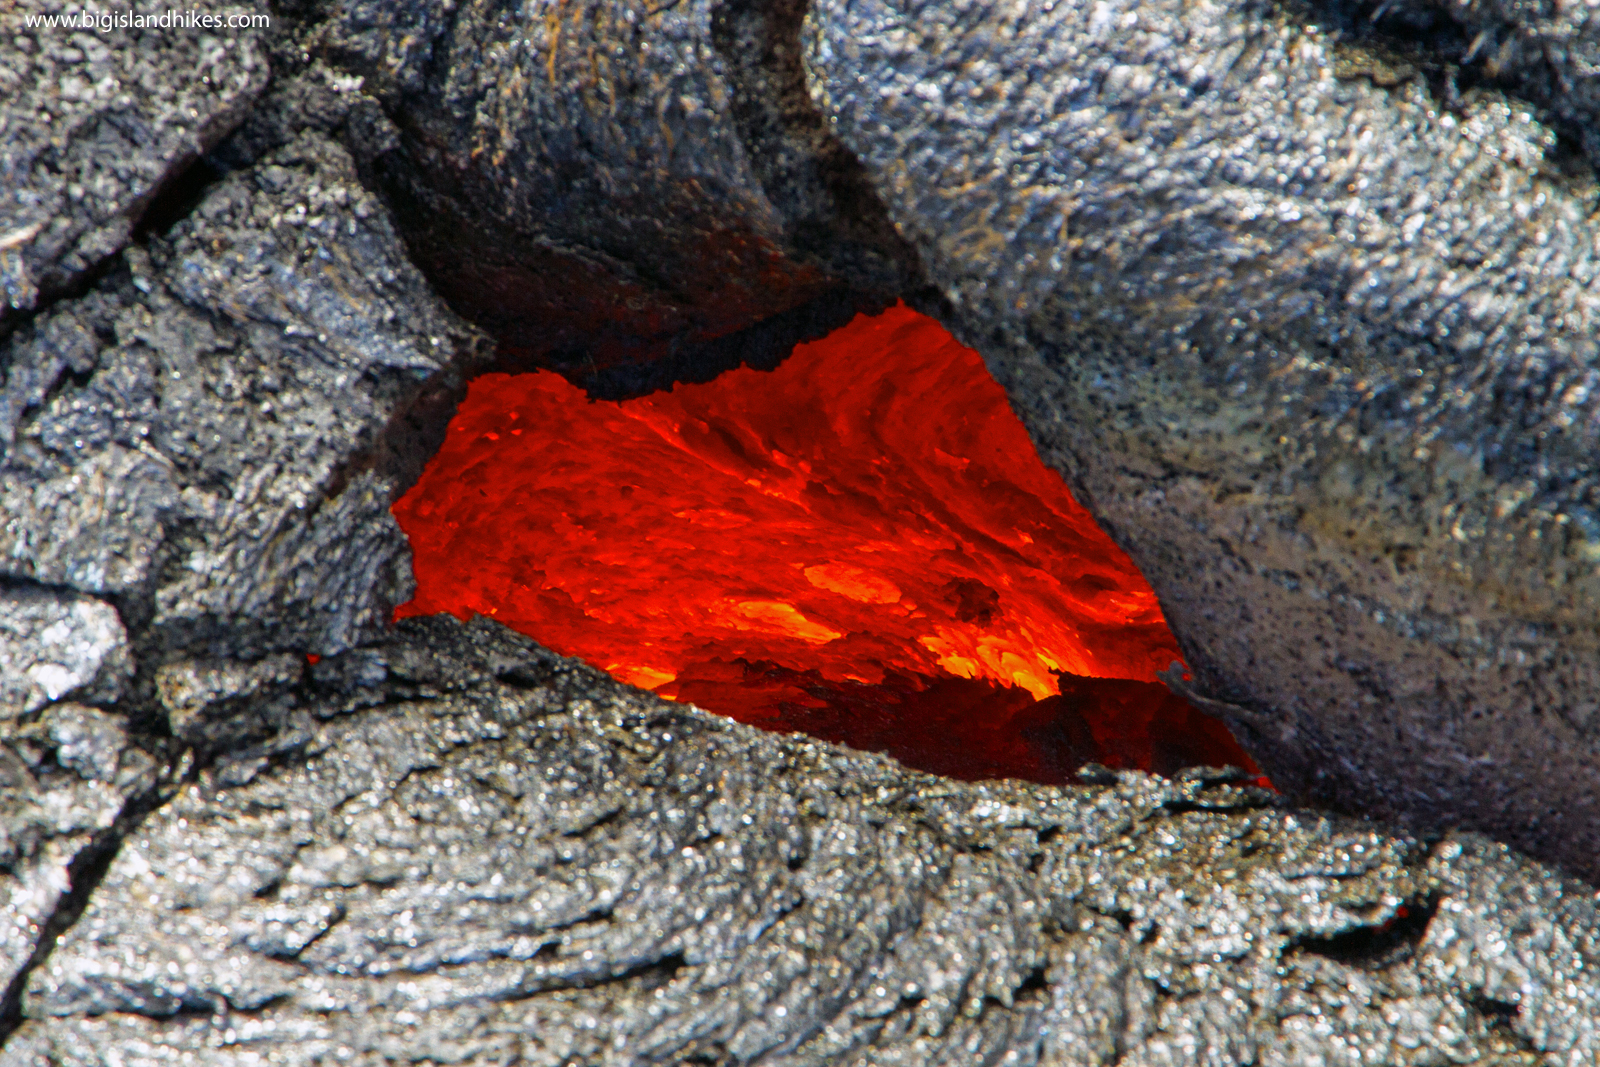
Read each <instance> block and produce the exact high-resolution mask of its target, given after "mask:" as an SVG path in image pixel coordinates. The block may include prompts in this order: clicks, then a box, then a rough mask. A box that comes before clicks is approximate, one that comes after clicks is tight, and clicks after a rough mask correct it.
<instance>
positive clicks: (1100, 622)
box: [394, 306, 1255, 782]
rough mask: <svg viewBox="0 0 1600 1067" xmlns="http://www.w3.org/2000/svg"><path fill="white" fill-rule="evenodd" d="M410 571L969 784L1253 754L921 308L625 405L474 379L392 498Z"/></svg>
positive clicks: (414, 604)
mask: <svg viewBox="0 0 1600 1067" xmlns="http://www.w3.org/2000/svg"><path fill="white" fill-rule="evenodd" d="M394 513H395V516H396V517H397V518H398V520H399V522H400V525H401V526H402V528H403V529H404V530H405V532H406V534H407V535H408V536H409V537H410V539H411V546H412V550H413V553H414V557H415V570H416V578H417V593H416V597H415V599H413V600H412V601H411V602H410V603H408V604H406V605H404V606H402V607H401V608H400V609H399V611H398V612H397V613H396V614H397V615H398V616H406V615H421V614H432V613H435V612H440V611H448V612H451V613H453V614H455V615H457V616H459V617H462V618H466V617H469V616H470V615H472V614H474V613H476V614H483V615H488V616H491V617H493V618H495V619H498V620H500V621H501V622H503V623H505V624H506V625H508V626H510V627H512V628H513V629H516V630H519V631H521V632H523V633H525V634H528V635H529V636H531V637H533V638H535V639H537V640H538V641H540V642H541V643H542V644H544V645H546V646H548V647H549V648H551V649H554V650H555V651H557V652H560V653H562V654H564V655H570V656H578V657H581V658H583V659H585V660H587V661H588V662H590V663H592V664H594V665H596V666H598V667H601V668H603V669H604V670H606V671H609V672H610V673H611V674H612V675H614V676H615V677H617V678H619V679H621V680H623V681H626V682H630V683H632V684H634V685H637V686H641V687H644V688H647V689H653V690H654V691H655V692H657V693H658V694H660V695H662V696H665V697H670V698H674V699H679V700H683V701H687V702H692V703H695V704H698V705H700V706H701V707H704V708H707V709H709V710H712V711H717V712H720V713H723V714H726V715H729V716H731V717H733V718H736V719H739V720H741V721H744V722H748V723H752V724H754V725H758V726H763V727H767V728H770V729H776V730H802V731H804V732H806V733H809V734H812V735H813V736H817V737H822V738H824V739H826V740H832V741H840V742H844V743H847V744H852V745H854V746H856V747H858V748H865V749H872V750H877V751H884V752H888V753H889V754H891V755H893V756H895V757H896V758H898V759H900V760H901V761H902V762H904V763H906V764H908V765H911V766H915V767H920V768H923V769H926V770H930V771H935V772H937V773H943V774H949V775H954V776H956V777H963V778H984V777H1020V778H1029V779H1032V780H1035V781H1045V782H1064V781H1067V780H1069V779H1070V777H1071V775H1072V772H1073V771H1074V770H1076V769H1077V768H1078V767H1079V766H1081V765H1082V764H1083V763H1084V762H1086V761H1088V760H1095V761H1098V762H1101V763H1104V764H1107V765H1109V766H1113V767H1118V766H1120V767H1142V768H1145V769H1150V770H1156V771H1162V772H1165V773H1171V772H1172V771H1174V770H1176V769H1177V768H1179V767H1182V766H1186V765H1193V764H1212V765H1215V764H1223V763H1232V764H1235V765H1238V766H1241V767H1245V768H1247V769H1249V770H1251V771H1252V773H1253V772H1254V771H1255V768H1254V765H1253V764H1251V763H1250V761H1249V757H1248V756H1246V755H1245V753H1244V752H1243V750H1241V749H1240V748H1239V746H1238V745H1237V744H1236V743H1235V742H1234V741H1233V739H1232V738H1231V737H1230V736H1229V735H1228V733H1227V731H1226V729H1225V728H1223V727H1222V726H1221V724H1220V723H1217V722H1216V721H1215V720H1212V719H1210V718H1208V717H1206V716H1204V715H1202V714H1201V713H1199V712H1198V711H1195V710H1194V709H1192V708H1190V707H1189V706H1188V705H1187V704H1185V703H1184V702H1182V701H1181V700H1178V699H1177V698H1175V697H1173V696H1172V695H1171V694H1169V693H1168V692H1167V690H1166V689H1165V687H1163V686H1161V685H1159V684H1154V682H1155V672H1156V671H1158V670H1162V669H1164V668H1166V667H1167V666H1168V665H1169V664H1170V663H1171V662H1172V661H1173V660H1174V659H1177V658H1178V650H1177V645H1176V642H1175V641H1174V639H1173V637H1172V635H1171V633H1170V632H1169V631H1168V630H1167V627H1166V624H1165V622H1164V621H1163V619H1162V617H1161V611H1160V608H1159V607H1158V605H1157V603H1156V597H1155V594H1154V593H1153V592H1152V591H1151V590H1150V588H1149V586H1148V585H1147V584H1146V583H1145V581H1144V579H1143V578H1142V577H1141V576H1140V574H1139V573H1138V571H1137V570H1136V569H1135V568H1134V566H1133V564H1132V562H1131V561H1130V560H1129V559H1128V558H1127V556H1125V555H1124V554H1123V553H1122V551H1121V550H1120V549H1118V548H1117V547H1116V546H1115V545H1114V544H1113V543H1112V542H1111V541H1110V539H1109V538H1108V537H1107V536H1106V535H1105V534H1104V533H1103V532H1102V531H1101V530H1100V529H1099V527H1097V526H1096V525H1095V523H1094V521H1093V520H1092V519H1091V518H1090V516H1089V514H1088V513H1087V512H1086V511H1084V510H1083V509H1082V508H1081V507H1079V506H1078V505H1077V503H1076V502H1075V501H1074V500H1073V499H1072V497H1071V495H1070V494H1069V493H1068V491H1067V488H1066V486H1065V484H1064V483H1063V482H1062V480H1061V478H1060V476H1059V475H1057V474H1056V473H1055V472H1054V471H1051V470H1049V469H1048V468H1046V467H1045V466H1044V465H1043V463H1042V462H1041V461H1040V460H1039V458H1038V454H1037V453H1036V452H1035V451H1034V448H1033V445H1032V442H1031V441H1030V440H1029V438H1028V436H1027V433H1026V431H1025V430H1024V429H1023V427H1022V424H1021V423H1020V422H1019V421H1018V419H1017V417H1016V416H1015V414H1013V413H1012V411H1011V409H1010V407H1009V405H1008V403H1007V401H1006V397H1005V393H1004V391H1003V390H1001V388H1000V386H999V385H998V384H997V383H996V382H995V381H994V379H993V378H991V377H990V376H989V374H988V371H987V370H986V369H985V367H984V365H983V362H982V360H981V358H980V357H979V356H978V355H977V353H975V352H973V351H972V350H971V349H968V348H965V347H963V346H962V345H961V344H959V343H958V342H957V341H956V340H955V339H954V338H952V337H951V336H950V335H949V334H948V333H947V332H945V330H944V329H943V328H942V327H941V326H939V325H938V324H937V323H936V322H934V321H933V320H932V319H929V318H927V317H925V316H922V315H919V314H917V313H915V312H913V311H911V310H909V309H907V308H905V307H903V306H902V307H895V308H891V309H889V310H888V311H885V312H883V313H882V314H880V315H876V316H857V318H856V319H855V320H854V321H853V322H851V323H850V324H849V325H847V326H845V327H843V328H841V329H839V330H836V331H835V332H834V333H832V334H830V335H829V336H827V337H826V338H824V339H822V340H821V341H818V342H815V343H811V344H802V345H798V346H796V348H795V350H794V352H793V353H792V354H791V355H790V356H789V357H788V359H786V360H785V361H784V362H783V363H782V364H781V365H780V366H779V367H778V368H777V369H776V370H773V371H755V370H749V369H739V370H735V371H731V372H728V373H726V374H723V375H721V376H720V377H718V378H717V379H716V380H714V381H712V382H709V383H707V384H703V385H678V386H676V387H674V388H673V389H672V391H671V392H662V393H656V394H653V395H650V396H647V397H643V398H641V399H637V400H629V401H624V402H620V403H619V402H609V401H592V400H589V399H588V398H587V397H586V396H585V395H584V394H583V392H582V391H581V390H579V389H578V388H576V387H575V386H573V385H571V384H569V383H568V382H567V381H566V380H565V379H563V378H561V377H560V376H558V375H556V374H554V373H551V372H536V373H532V374H519V375H505V374H489V375H484V376H483V377H480V378H478V379H476V380H474V381H473V382H472V384H471V387H470V389H469V391H468V395H467V398H466V400H465V401H464V402H463V403H462V405H461V408H460V410H459V411H458V412H457V414H456V416H455V418H454V420H453V421H452V422H451V424H450V427H449V430H448V432H447V434H446V439H445V442H444V445H443V446H442V447H441V448H440V450H439V452H438V454H437V455H436V456H435V457H434V458H433V460H432V461H431V462H430V463H429V465H428V467H427V469H426V471H425V472H424V473H423V475H422V478H421V479H420V480H419V481H418V483H417V484H416V486H414V487H413V488H412V490H411V491H410V492H409V493H407V494H406V495H405V496H404V497H403V498H402V499H401V500H400V501H399V502H398V503H397V504H396V505H395V507H394Z"/></svg>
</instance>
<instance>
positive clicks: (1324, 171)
mask: <svg viewBox="0 0 1600 1067" xmlns="http://www.w3.org/2000/svg"><path fill="white" fill-rule="evenodd" d="M1307 17H1309V16H1308V14H1307V13H1306V12H1303V11H1296V10H1291V9H1288V8H1278V7H1272V6H1263V5H1257V4H1252V3H1219V4H1209V5H1199V6H1197V5H1194V4H1190V3H1185V2H1179V0H1171V2H1158V3H1148V2H1143V0H1141V2H1138V3H1134V2H1132V0H1129V2H1108V3H1097V4H1039V5H1025V6H1023V7H1011V6H1005V5H996V4H988V3H982V2H976V0H953V2H939V3H925V2H917V0H904V2H902V0H838V2H834V0H822V2H820V3H818V4H817V5H816V6H815V7H814V8H813V10H812V11H811V13H810V14H809V15H808V16H807V18H808V22H807V27H808V29H807V53H806V61H807V63H808V70H809V72H810V74H811V76H812V78H813V88H814V91H815V93H816V96H817V99H818V101H819V103H820V104H821V105H822V106H823V108H824V110H825V111H826V112H827V113H828V114H829V116H830V117H831V119H832V120H833V121H834V122H835V123H836V126H835V129H836V131H837V133H838V135H839V136H840V138H841V139H842V140H844V141H845V143H846V144H848V145H849V146H850V147H851V148H853V149H854V150H855V151H857V152H858V153H859V154H860V156H861V158H862V161H863V163H864V164H865V165H866V167H867V169H868V171H869V173H870V174H871V175H872V177H873V180H874V182H875V184H876V187H877V188H878V189H879V190H880V191H881V193H882V195H883V197H884V198H885V200H886V202H887V203H888V205H889V208H890V210H891V213H892V215H893V217H894V219H895V221H896V223H897V224H898V225H899V226H900V227H901V229H902V231H903V232H904V233H905V235H906V236H907V238H908V239H909V240H910V241H911V242H912V243H913V244H914V245H915V246H916V247H917V248H918V249H919V250H920V251H921V253H922V254H923V256H924V261H925V263H926V264H927V268H928V270H929V273H930V275H931V276H932V277H933V279H934V280H935V281H936V282H937V283H938V284H939V285H940V286H941V287H942V288H943V289H944V291H945V293H946V295H947V296H948V298H949V300H950V302H951V304H952V305H953V308H954V312H953V316H952V320H951V321H952V323H953V325H955V326H956V327H957V329H958V332H959V333H960V334H961V335H962V336H963V337H965V339H966V340H967V341H968V342H970V343H972V344H974V345H976V346H977V347H979V348H980V349H981V350H983V351H984V352H985V353H986V355H987V356H988V358H989V361H990V366H991V368H992V369H993V370H994V372H995V374H996V376H997V377H998V378H999V379H1000V380H1001V381H1002V383H1003V384H1005V385H1006V387H1007V388H1008V390H1009V391H1010V393H1011V396H1012V399H1013V402H1014V404H1015V405H1016V407H1017V409H1018V411H1019V413H1020V414H1021V415H1022V416H1023V418H1024V421H1025V422H1026V423H1027V424H1028V426H1029V429H1030V431H1031V433H1032V434H1033V437H1034V439H1035V441H1036V442H1037V443H1038V445H1039V446H1040V449H1041V452H1042V454H1043V455H1044V456H1045V458H1046V460H1047V461H1048V462H1050V463H1051V464H1052V465H1053V466H1055V467H1056V468H1057V469H1058V470H1060V471H1061V472H1062V473H1063V475H1064V476H1065V477H1066V478H1067V479H1068V481H1069V483H1070V484H1071V485H1072V487H1073V489H1074V491H1075V493H1077V495H1078V496H1079V498H1080V499H1081V500H1082V501H1083V502H1084V503H1086V504H1087V505H1088V506H1089V507H1090V508H1091V509H1092V510H1093V511H1094V513H1095V515H1096V516H1097V518H1099V519H1100V520H1101V522H1102V524H1103V525H1104V526H1105V527H1106V528H1107V529H1108V531H1109V532H1111V534H1112V535H1113V536H1114V537H1115V538H1116V539H1117V540H1118V541H1119V543H1120V544H1122V545H1123V546H1124V547H1125V548H1126V549H1127V550H1128V552H1129V553H1130V555H1132V557H1133V558H1134V560H1135V562H1136V563H1137V564H1138V565H1139V566H1140V568H1141V569H1142V570H1143V571H1144V573H1145V575H1146V577H1148V578H1149V580H1150V582H1151V584H1152V585H1153V586H1154V587H1155V589H1156V591H1157V592H1158V594H1159V595H1160V598H1161V603H1162V607H1163V610H1164V611H1165V613H1166V616H1167V619H1168V621H1169V622H1170V623H1171V625H1172V628H1173V630H1174V631H1175V633H1176V634H1177V635H1178V637H1179V639H1180V641H1181V643H1182V646H1183V649H1184V652H1185V656H1186V659H1187V660H1188V663H1189V666H1190V668H1191V670H1192V671H1193V674H1194V676H1195V688H1196V689H1197V690H1198V691H1199V694H1200V695H1201V696H1202V697H1208V698H1210V699H1211V701H1212V703H1211V704H1210V705H1208V706H1209V707H1211V708H1212V709H1213V710H1218V711H1220V712H1222V713H1223V714H1225V716H1226V717H1227V718H1228V720H1229V721H1230V722H1231V723H1232V724H1233V725H1234V726H1235V727H1236V728H1237V729H1238V730H1239V731H1240V732H1241V733H1242V734H1243V736H1244V737H1245V739H1246V740H1247V741H1248V743H1249V744H1250V746H1251V748H1252V751H1253V752H1255V753H1257V754H1258V756H1259V758H1260V759H1261V761H1262V762H1263V763H1264V765H1265V766H1266V767H1267V769H1268V771H1269V772H1270V773H1271V775H1272V777H1273V780H1274V781H1275V782H1278V783H1279V784H1280V785H1282V786H1283V787H1285V788H1286V789H1288V790H1289V791H1291V792H1292V793H1293V794H1295V795H1296V796H1298V797H1300V798H1303V799H1307V800H1311V801H1314V802H1317V803H1321V804H1326V805H1331V806H1335V807H1339V808H1343V809H1346V810H1356V811H1363V812H1367V813H1371V814H1374V815H1378V816H1381V817H1384V818H1389V819H1394V820H1400V821H1402V822H1407V823H1409V824H1411V825H1413V826H1416V827H1435V828H1436V827H1442V826H1449V825H1465V826H1470V827H1475V828H1478V829H1481V830H1484V831H1487V832H1489V833H1492V834H1494V835H1496V836H1498V837H1500V838H1501V839H1503V840H1506V841H1510V842H1513V843H1515V844H1517V845H1518V846H1520V847H1522V848H1525V849H1527V850H1529V851H1530V852H1532V853H1534V854H1535V855H1538V856H1542V857H1545V858H1547V859H1553V860H1556V861H1559V862H1561V863H1563V864H1565V865H1567V867H1568V868H1569V869H1571V870H1573V871H1575V872H1579V873H1581V874H1583V875H1585V876H1587V877H1589V878H1590V879H1595V878H1600V860H1597V857H1600V720H1596V718H1595V712H1596V710H1597V708H1600V463H1597V462H1596V456H1597V455H1600V342H1597V340H1596V337H1597V333H1600V226H1597V223H1596V218H1595V216H1594V214H1593V205H1594V199H1595V190H1596V187H1595V183H1594V180H1593V175H1592V173H1591V174H1590V175H1589V177H1588V178H1587V179H1586V180H1583V181H1579V180H1577V179H1574V178H1572V177H1571V176H1570V175H1568V174H1567V173H1566V172H1565V171H1563V170H1562V169H1561V168H1560V167H1558V166H1556V165H1555V162H1556V161H1555V159H1554V157H1555V156H1557V155H1558V154H1559V153H1558V145H1557V143H1556V137H1555V135H1554V134H1553V133H1552V132H1551V130H1550V129H1549V128H1547V127H1546V126H1544V125H1541V124H1540V122H1539V121H1538V120H1537V119H1536V118H1535V116H1534V114H1533V113H1532V111H1531V110H1530V108H1528V107H1527V106H1526V105H1523V104H1520V103H1518V102H1517V101H1515V100H1510V99H1507V98H1504V97H1502V96H1500V95H1498V94H1496V93H1494V92H1490V91H1487V90H1471V91H1469V92H1467V93H1465V94H1464V95H1463V97H1462V98H1461V99H1460V101H1459V102H1458V110H1456V111H1453V112H1452V111H1450V110H1447V109H1445V107H1444V106H1443V104H1441V102H1439V101H1436V100H1435V99H1433V98H1432V97H1430V95H1429V90H1428V87H1427V85H1426V83H1425V81H1424V80H1423V79H1411V80H1407V81H1404V82H1401V83H1399V84H1397V85H1395V86H1393V88H1392V89H1384V88H1380V87H1378V86H1376V85H1374V84H1373V82H1372V81H1371V80H1370V79H1368V78H1365V77H1361V76H1351V77H1348V78H1341V77H1339V76H1336V71H1338V70H1340V69H1342V68H1341V63H1342V62H1343V60H1342V58H1341V55H1340V50H1341V49H1342V48H1344V47H1345V45H1343V44H1341V43H1340V42H1339V41H1337V40H1335V39H1334V37H1332V36H1331V35H1330V34H1328V33H1326V32H1324V31H1322V30H1320V29H1318V28H1317V27H1316V26H1315V25H1310V24H1307V23H1305V22H1302V21H1299V19H1300V18H1307ZM1529 17H1530V19H1533V20H1534V21H1537V19H1535V18H1534V17H1533V16H1529ZM1582 17H1587V16H1582ZM1541 25H1542V23H1541ZM1574 58H1575V59H1576V58H1577V56H1576V54H1575V55H1574ZM1573 106H1575V107H1586V105H1582V101H1581V100H1579V99H1578V98H1576V97H1574V98H1573ZM1584 113H1585V114H1589V112H1587V111H1585V112H1584Z"/></svg>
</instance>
